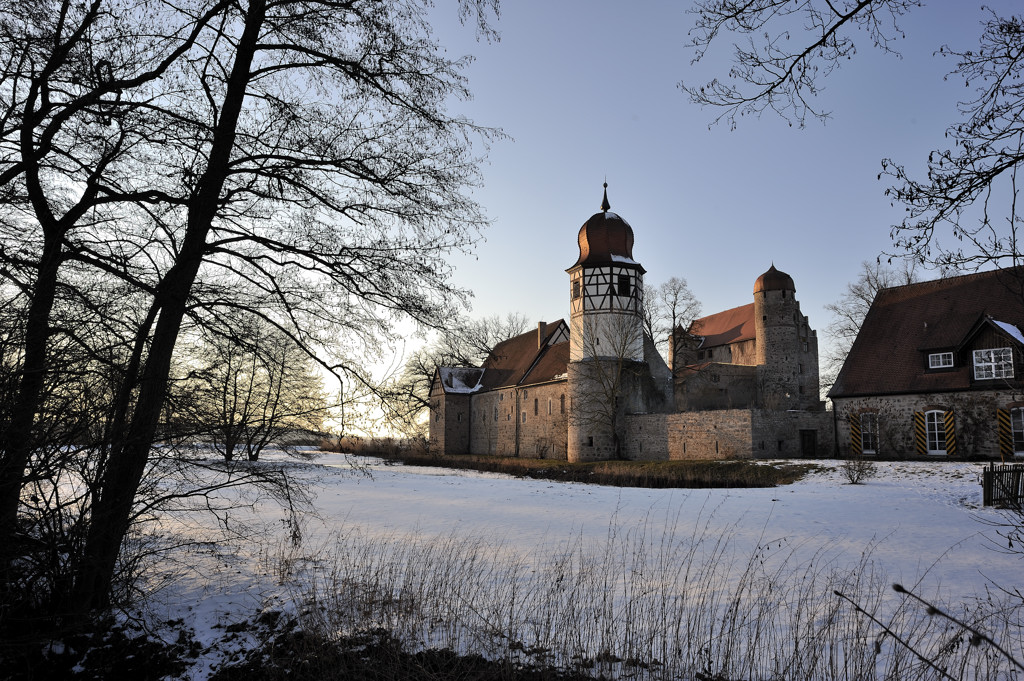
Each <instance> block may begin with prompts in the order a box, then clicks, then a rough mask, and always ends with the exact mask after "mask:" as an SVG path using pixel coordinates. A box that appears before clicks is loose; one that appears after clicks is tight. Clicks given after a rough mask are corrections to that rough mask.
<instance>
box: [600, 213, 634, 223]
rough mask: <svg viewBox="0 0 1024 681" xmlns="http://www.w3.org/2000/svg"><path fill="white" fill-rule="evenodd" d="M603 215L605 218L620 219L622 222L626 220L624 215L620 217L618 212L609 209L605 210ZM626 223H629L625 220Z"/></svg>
mask: <svg viewBox="0 0 1024 681" xmlns="http://www.w3.org/2000/svg"><path fill="white" fill-rule="evenodd" d="M605 217H606V218H612V219H615V220H622V221H623V222H626V219H625V218H624V217H622V216H621V215H619V214H618V213H613V212H611V211H610V210H609V211H605ZM626 224H627V225H628V224H629V223H628V222H626ZM630 226H631V227H632V225H630Z"/></svg>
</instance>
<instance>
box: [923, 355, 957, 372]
mask: <svg viewBox="0 0 1024 681" xmlns="http://www.w3.org/2000/svg"><path fill="white" fill-rule="evenodd" d="M952 366H953V353H952V352H933V353H931V354H930V355H928V368H929V369H948V368H950V367H952Z"/></svg>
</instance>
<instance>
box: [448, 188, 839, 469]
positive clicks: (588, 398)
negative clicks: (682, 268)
mask: <svg viewBox="0 0 1024 681" xmlns="http://www.w3.org/2000/svg"><path fill="white" fill-rule="evenodd" d="M633 238H634V236H633V229H632V227H630V225H629V223H628V222H626V220H624V219H623V218H622V217H620V216H619V215H617V214H616V213H613V212H611V206H610V204H609V203H608V192H607V184H605V192H604V197H603V201H602V204H601V211H600V212H599V213H596V214H594V215H593V216H591V218H590V219H589V220H587V221H586V222H585V223H584V224H583V226H582V227H581V228H580V230H579V234H578V236H577V241H578V244H579V258H578V259H577V260H576V263H575V264H573V265H572V266H571V267H570V268H569V269H568V270H566V272H567V273H568V275H569V309H570V315H569V324H568V325H566V323H565V322H564V321H563V320H559V321H557V322H553V323H545V322H540V323H539V324H538V325H537V329H536V331H530V332H528V333H524V334H522V335H519V336H516V337H514V338H511V339H509V340H507V341H504V342H502V343H499V344H498V345H496V346H495V347H494V348H493V349H492V351H491V353H490V355H489V356H488V357H487V359H486V360H485V361H484V363H483V364H482V365H481V366H480V367H441V368H438V369H437V371H436V372H435V374H434V380H433V383H432V386H431V393H430V412H431V413H430V445H431V449H432V450H433V451H436V452H439V453H445V454H465V453H475V454H496V455H503V456H524V457H541V458H556V459H568V460H569V461H590V460H602V459H613V458H626V459H685V458H691V459H719V458H722V459H724V458H750V457H793V456H826V455H830V454H831V453H832V452H833V445H834V435H833V433H834V427H833V424H832V421H831V418H830V416H829V415H828V414H827V413H826V412H825V409H824V404H823V403H822V402H821V400H820V397H819V387H818V347H817V334H816V333H815V331H814V330H813V329H812V328H811V327H810V325H809V323H808V319H807V317H806V316H804V315H803V314H802V313H801V312H800V303H799V302H798V301H797V299H796V286H795V284H794V282H793V279H792V277H790V276H789V275H788V274H786V273H784V272H781V271H779V270H777V269H775V266H774V265H772V267H771V268H770V269H769V270H768V271H767V272H765V273H764V274H762V275H761V276H760V277H758V278H757V279H756V280H755V282H754V287H753V302H751V303H748V304H746V305H742V306H740V307H736V308H733V309H730V310H726V311H723V312H719V313H717V314H713V315H709V316H707V317H704V318H702V319H699V320H696V321H695V322H694V323H693V324H692V325H691V326H690V327H689V328H687V329H683V328H677V329H676V330H675V331H674V332H673V334H672V338H671V340H670V343H669V345H670V349H669V361H668V362H666V361H665V360H664V359H663V358H662V357H661V355H660V354H659V353H658V352H657V350H656V349H655V344H654V341H653V340H652V339H651V337H650V336H649V335H647V334H646V333H645V332H644V325H643V317H642V305H643V293H644V289H643V277H644V274H645V273H646V270H644V268H643V266H642V265H641V264H640V263H639V262H637V261H635V260H634V259H633Z"/></svg>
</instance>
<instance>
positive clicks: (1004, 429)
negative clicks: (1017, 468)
mask: <svg viewBox="0 0 1024 681" xmlns="http://www.w3.org/2000/svg"><path fill="white" fill-rule="evenodd" d="M996 421H997V423H998V424H999V456H1000V458H1002V459H1003V460H1005V459H1006V457H1008V456H1011V457H1012V456H1013V428H1012V426H1011V425H1010V410H1009V409H996Z"/></svg>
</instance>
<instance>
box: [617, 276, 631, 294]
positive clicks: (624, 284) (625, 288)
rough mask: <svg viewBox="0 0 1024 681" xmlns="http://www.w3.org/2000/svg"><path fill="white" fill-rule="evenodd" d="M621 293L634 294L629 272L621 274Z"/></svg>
mask: <svg viewBox="0 0 1024 681" xmlns="http://www.w3.org/2000/svg"><path fill="white" fill-rule="evenodd" d="M619 295H620V296H624V297H629V296H630V295H632V290H631V289H630V286H629V275H628V274H620V275H619Z"/></svg>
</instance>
